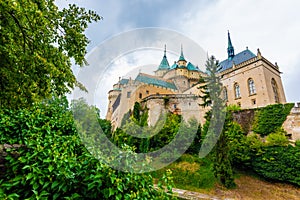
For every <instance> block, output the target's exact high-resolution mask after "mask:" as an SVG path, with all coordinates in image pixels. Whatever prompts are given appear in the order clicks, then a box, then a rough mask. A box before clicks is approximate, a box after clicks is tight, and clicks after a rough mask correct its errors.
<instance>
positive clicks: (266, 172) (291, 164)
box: [252, 145, 300, 186]
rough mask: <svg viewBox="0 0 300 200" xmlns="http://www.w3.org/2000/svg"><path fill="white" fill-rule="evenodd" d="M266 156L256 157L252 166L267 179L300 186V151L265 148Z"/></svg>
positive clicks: (291, 147)
mask: <svg viewBox="0 0 300 200" xmlns="http://www.w3.org/2000/svg"><path fill="white" fill-rule="evenodd" d="M263 151H264V154H261V155H258V156H254V157H253V158H252V159H253V161H252V166H253V169H254V171H255V172H256V173H258V174H260V175H262V176H263V177H265V178H267V179H272V180H277V181H278V180H279V181H284V182H290V183H293V184H296V185H298V186H300V177H299V173H300V149H299V148H295V147H293V146H290V145H289V146H286V147H285V146H268V147H263Z"/></svg>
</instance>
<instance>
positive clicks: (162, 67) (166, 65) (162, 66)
mask: <svg viewBox="0 0 300 200" xmlns="http://www.w3.org/2000/svg"><path fill="white" fill-rule="evenodd" d="M165 69H170V65H169V62H168V59H167V47H166V45H165V51H164V57H163V59H162V60H161V62H160V65H159V66H158V70H165Z"/></svg>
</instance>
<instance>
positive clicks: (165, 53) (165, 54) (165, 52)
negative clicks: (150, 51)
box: [164, 44, 167, 56]
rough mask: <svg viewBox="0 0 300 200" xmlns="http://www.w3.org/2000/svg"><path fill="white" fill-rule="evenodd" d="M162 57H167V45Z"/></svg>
mask: <svg viewBox="0 0 300 200" xmlns="http://www.w3.org/2000/svg"><path fill="white" fill-rule="evenodd" d="M164 56H167V45H166V44H165V51H164Z"/></svg>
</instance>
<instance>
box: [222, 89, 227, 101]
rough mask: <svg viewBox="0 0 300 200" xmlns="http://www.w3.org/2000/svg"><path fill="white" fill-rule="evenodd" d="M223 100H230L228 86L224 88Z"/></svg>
mask: <svg viewBox="0 0 300 200" xmlns="http://www.w3.org/2000/svg"><path fill="white" fill-rule="evenodd" d="M223 100H224V101H228V93H227V88H226V87H224V88H223Z"/></svg>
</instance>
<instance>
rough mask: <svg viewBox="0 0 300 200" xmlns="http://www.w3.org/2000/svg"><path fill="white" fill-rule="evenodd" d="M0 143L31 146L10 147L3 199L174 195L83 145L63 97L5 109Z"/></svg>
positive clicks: (1, 182)
mask: <svg viewBox="0 0 300 200" xmlns="http://www.w3.org/2000/svg"><path fill="white" fill-rule="evenodd" d="M106 125H107V126H108V128H109V124H107V123H106ZM0 143H2V144H5V143H8V144H24V145H25V146H26V147H24V148H20V149H18V150H17V151H18V155H19V156H18V157H16V156H14V154H12V153H11V152H12V151H15V150H14V149H10V150H8V151H11V152H8V155H7V156H6V157H5V159H6V163H5V165H6V173H5V176H4V177H1V180H0V199H64V198H65V199H167V198H169V197H168V196H167V195H166V193H165V192H163V191H162V190H156V189H154V186H153V180H152V177H151V175H150V174H133V173H124V172H120V171H116V170H114V169H111V168H110V167H108V166H107V165H104V164H103V163H100V162H99V161H98V160H97V159H95V158H94V157H93V156H92V155H91V154H90V153H89V152H88V151H87V150H86V149H85V147H84V146H83V145H82V143H81V140H80V138H79V136H78V135H77V132H76V129H75V127H74V121H73V117H72V113H71V112H70V111H69V110H68V103H67V101H66V99H64V98H63V99H53V100H51V101H48V102H44V103H43V104H37V105H35V106H34V108H33V109H31V110H26V109H21V110H14V111H12V110H2V111H0ZM169 187H170V186H169Z"/></svg>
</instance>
